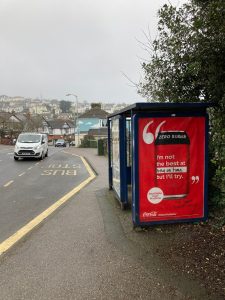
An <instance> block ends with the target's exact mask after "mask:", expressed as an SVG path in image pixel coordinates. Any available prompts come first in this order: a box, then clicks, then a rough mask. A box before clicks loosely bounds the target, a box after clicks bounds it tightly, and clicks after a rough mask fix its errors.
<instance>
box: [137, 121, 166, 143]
mask: <svg viewBox="0 0 225 300" xmlns="http://www.w3.org/2000/svg"><path fill="white" fill-rule="evenodd" d="M152 123H153V121H150V122H149V123H148V124H147V125H145V128H144V130H143V133H142V137H143V140H144V142H145V143H146V144H148V145H150V144H152V143H153V142H154V138H157V136H158V134H159V131H160V128H161V127H162V125H163V124H165V123H166V121H162V122H161V123H160V124H159V125H158V127H157V128H156V131H155V135H154V134H153V133H152V132H147V130H148V128H149V126H150V125H151V124H152Z"/></svg>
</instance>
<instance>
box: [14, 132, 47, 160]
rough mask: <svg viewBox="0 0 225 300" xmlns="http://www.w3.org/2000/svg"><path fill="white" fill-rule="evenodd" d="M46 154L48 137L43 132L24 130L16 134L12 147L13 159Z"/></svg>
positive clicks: (37, 156)
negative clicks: (16, 137)
mask: <svg viewBox="0 0 225 300" xmlns="http://www.w3.org/2000/svg"><path fill="white" fill-rule="evenodd" d="M47 156H48V137H47V134H45V133H36V132H24V133H21V134H20V135H19V136H18V139H17V141H16V144H15V148H14V159H15V160H18V159H19V158H27V157H32V158H37V159H44V157H47Z"/></svg>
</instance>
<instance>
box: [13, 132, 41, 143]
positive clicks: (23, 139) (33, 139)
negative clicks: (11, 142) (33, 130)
mask: <svg viewBox="0 0 225 300" xmlns="http://www.w3.org/2000/svg"><path fill="white" fill-rule="evenodd" d="M40 140H41V136H40V135H39V134H21V135H19V137H18V140H17V141H18V142H19V143H39V142H40Z"/></svg>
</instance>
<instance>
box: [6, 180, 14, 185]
mask: <svg viewBox="0 0 225 300" xmlns="http://www.w3.org/2000/svg"><path fill="white" fill-rule="evenodd" d="M13 181H14V180H10V181H9V182H7V183H6V184H4V187H7V186H9V185H10V184H12V183H13Z"/></svg>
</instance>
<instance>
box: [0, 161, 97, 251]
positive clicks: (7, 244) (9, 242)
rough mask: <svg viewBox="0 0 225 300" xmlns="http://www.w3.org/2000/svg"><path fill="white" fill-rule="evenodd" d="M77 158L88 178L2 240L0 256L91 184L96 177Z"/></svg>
mask: <svg viewBox="0 0 225 300" xmlns="http://www.w3.org/2000/svg"><path fill="white" fill-rule="evenodd" d="M77 156H78V157H80V158H81V160H82V162H83V163H84V165H85V167H86V169H87V171H88V173H89V177H88V178H87V179H86V180H84V181H83V182H81V183H80V184H79V185H78V186H77V187H75V188H73V189H72V190H71V191H70V192H68V193H67V194H65V195H64V196H63V197H61V198H60V199H59V200H57V201H56V202H55V203H54V204H52V205H51V206H50V207H48V208H47V209H46V210H45V211H43V212H42V213H41V214H39V215H38V216H37V217H35V218H34V219H33V220H31V221H30V222H28V223H27V224H26V225H24V226H23V227H21V228H20V229H19V230H18V231H17V232H15V233H14V234H13V235H11V236H10V237H9V238H7V239H6V240H4V241H3V242H2V243H1V244H0V256H1V255H2V254H3V253H5V252H6V251H7V250H9V249H10V248H11V247H12V246H14V245H15V244H16V243H17V242H18V241H19V240H21V239H22V238H23V237H25V236H26V235H27V234H28V233H29V232H30V231H31V230H33V229H34V228H35V227H37V226H38V225H39V224H40V223H41V222H43V221H44V220H45V219H46V218H47V217H49V216H50V215H51V214H52V213H53V212H55V211H56V210H57V209H58V208H59V207H60V206H61V205H63V204H64V203H66V202H67V201H68V200H69V199H70V198H71V197H72V196H74V195H75V194H77V193H78V192H79V191H80V190H81V189H82V188H84V187H85V186H86V185H87V184H88V183H89V182H91V181H92V180H93V179H94V178H95V177H96V175H95V174H94V172H93V171H92V169H91V167H90V166H89V164H88V163H87V161H86V160H85V158H84V157H82V156H79V155H77ZM12 182H13V181H12Z"/></svg>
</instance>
